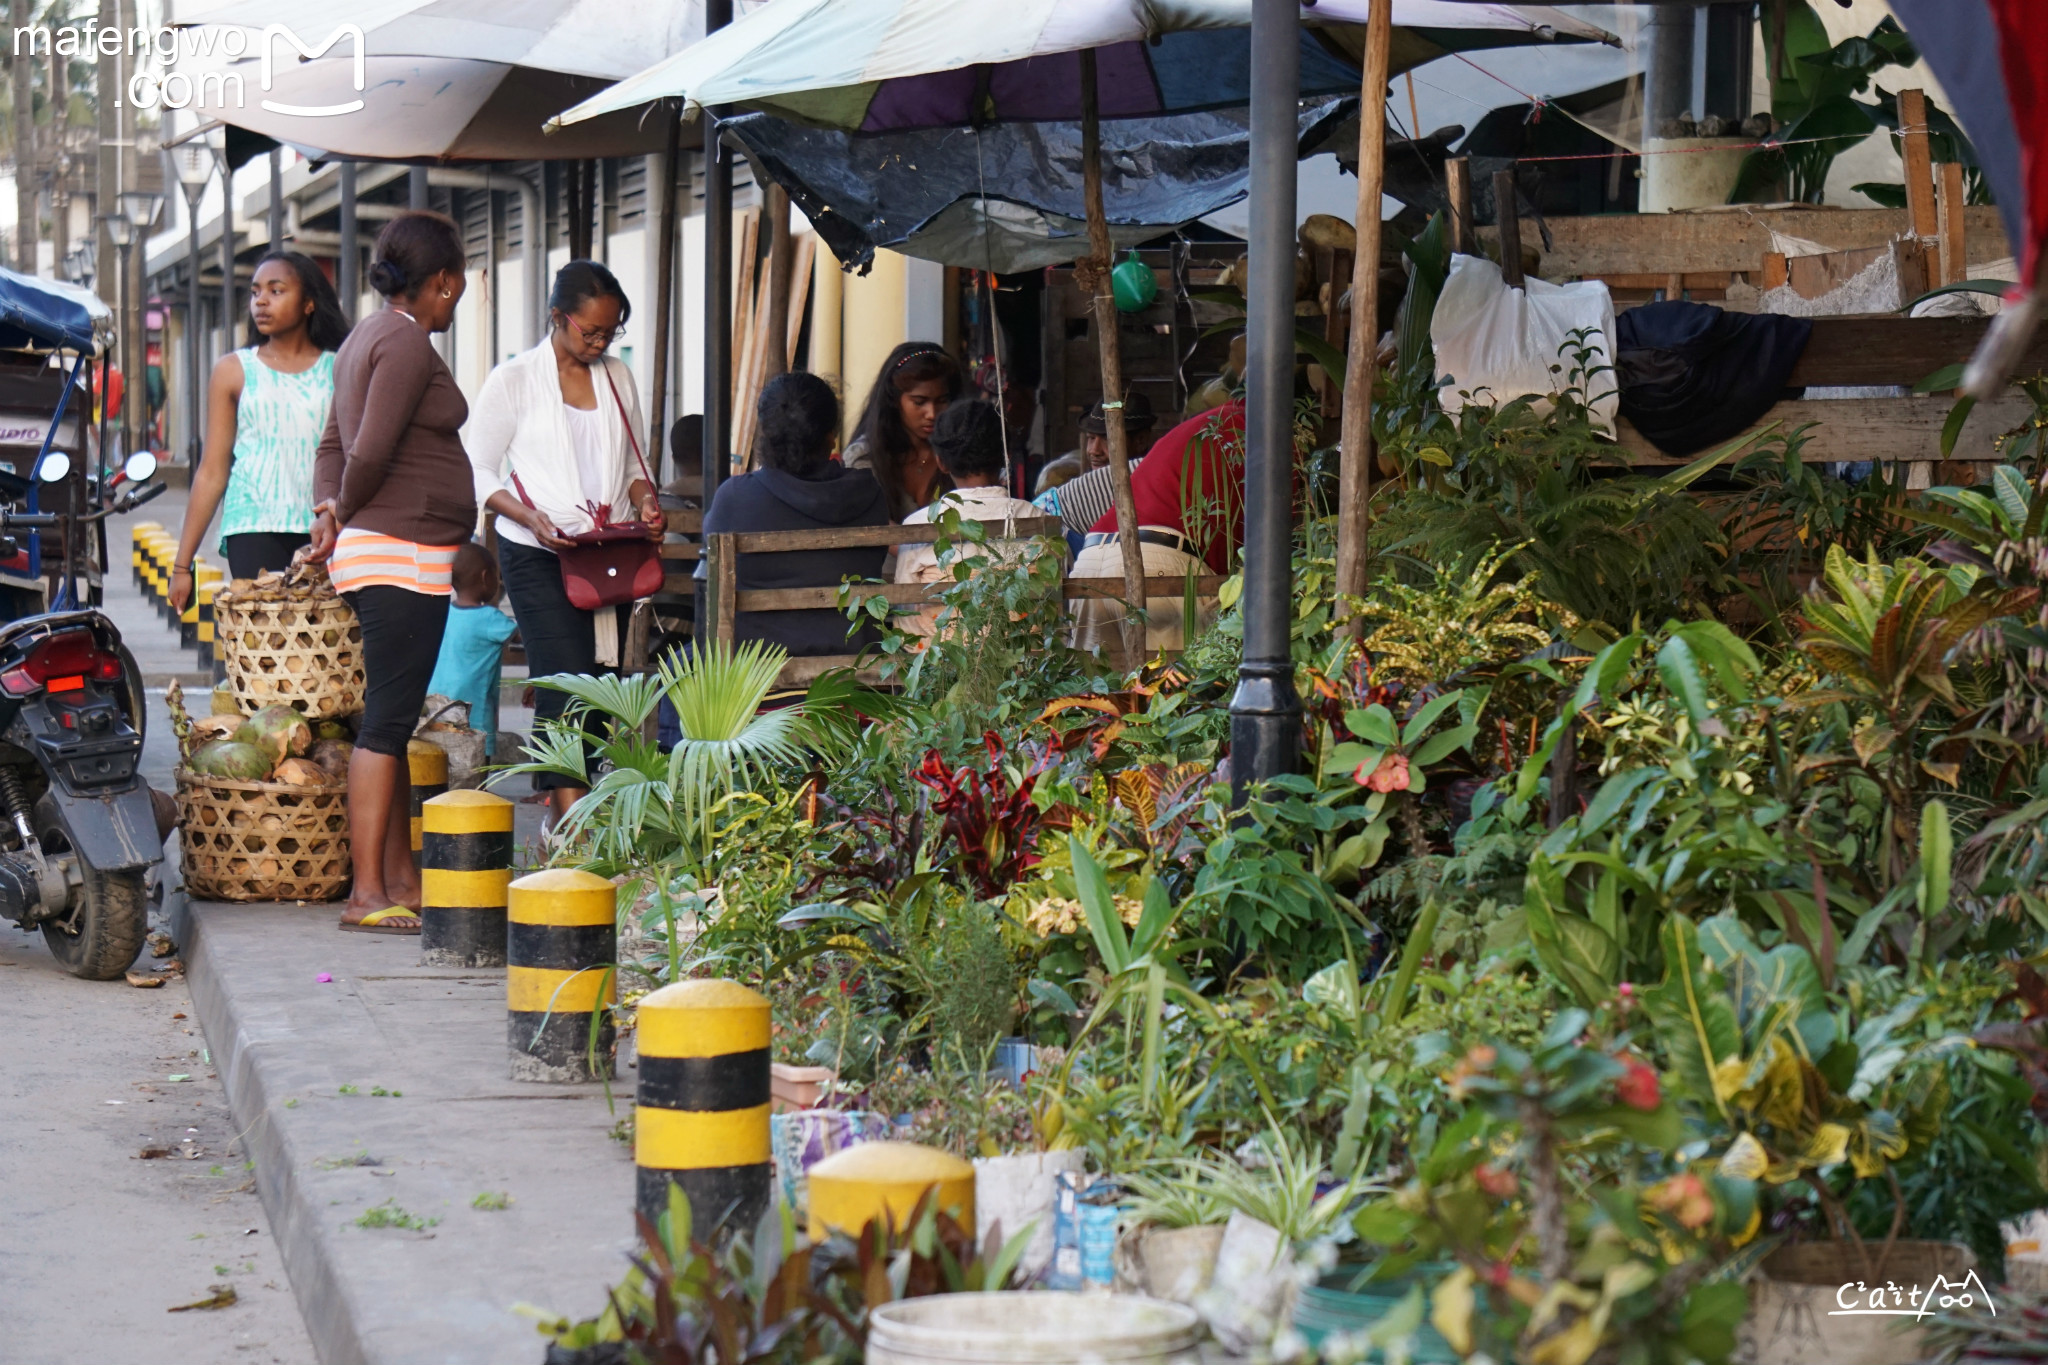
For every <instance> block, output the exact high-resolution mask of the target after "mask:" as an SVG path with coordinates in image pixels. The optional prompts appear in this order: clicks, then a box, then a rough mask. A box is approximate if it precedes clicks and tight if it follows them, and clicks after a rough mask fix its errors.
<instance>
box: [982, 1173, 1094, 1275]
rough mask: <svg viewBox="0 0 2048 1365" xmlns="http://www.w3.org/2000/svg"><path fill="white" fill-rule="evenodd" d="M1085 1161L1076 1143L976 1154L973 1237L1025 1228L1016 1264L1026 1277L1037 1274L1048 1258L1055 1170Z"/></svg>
mask: <svg viewBox="0 0 2048 1365" xmlns="http://www.w3.org/2000/svg"><path fill="white" fill-rule="evenodd" d="M1087 1160H1088V1154H1087V1153H1086V1152H1084V1151H1082V1150H1081V1149H1079V1148H1071V1149H1068V1150H1066V1151H1059V1152H1021V1153H1019V1154H1017V1155H1015V1156H983V1157H976V1158H975V1159H974V1219H975V1228H974V1236H975V1239H976V1240H977V1241H982V1242H986V1241H987V1240H988V1235H989V1233H990V1232H992V1231H993V1230H995V1229H996V1228H997V1227H998V1226H1000V1227H1001V1228H1002V1235H1003V1239H1004V1240H1005V1241H1007V1240H1009V1239H1010V1238H1012V1237H1014V1236H1016V1235H1017V1234H1018V1233H1020V1232H1022V1231H1023V1230H1024V1229H1025V1228H1027V1227H1029V1228H1030V1229H1031V1240H1030V1242H1029V1243H1027V1244H1026V1245H1025V1248H1024V1255H1023V1257H1022V1259H1020V1260H1019V1261H1018V1263H1017V1269H1018V1272H1019V1273H1020V1274H1021V1275H1022V1276H1023V1277H1024V1278H1026V1279H1029V1278H1031V1277H1033V1276H1035V1275H1037V1274H1038V1273H1039V1272H1040V1271H1042V1270H1044V1269H1045V1268H1046V1266H1048V1265H1049V1264H1051V1262H1052V1253H1053V1244H1054V1237H1053V1200H1054V1195H1055V1193H1056V1188H1055V1187H1056V1182H1057V1180H1058V1178H1059V1174H1060V1172H1062V1171H1070V1172H1078V1171H1080V1170H1082V1169H1083V1168H1084V1167H1085V1166H1086V1164H1087Z"/></svg>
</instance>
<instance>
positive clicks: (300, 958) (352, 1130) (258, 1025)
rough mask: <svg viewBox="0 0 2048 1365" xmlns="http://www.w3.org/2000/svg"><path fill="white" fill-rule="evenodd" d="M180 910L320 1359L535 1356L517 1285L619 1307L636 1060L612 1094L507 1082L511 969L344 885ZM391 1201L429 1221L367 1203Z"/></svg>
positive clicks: (377, 1362)
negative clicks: (411, 923) (480, 961)
mask: <svg viewBox="0 0 2048 1365" xmlns="http://www.w3.org/2000/svg"><path fill="white" fill-rule="evenodd" d="M166 911H167V914H168V915H169V917H170V919H171V922H172V924H173V937H174V938H175V939H176V941H177V943H178V946H179V948H180V949H181V951H182V953H183V956H184V961H185V969H186V979H187V982H188V985H189V987H190V989H191V993H192V1001H193V1010H194V1013H195V1014H196V1015H197V1017H198V1020H199V1023H200V1025H201V1027H202V1028H203V1029H204V1031H205V1034H206V1038H207V1043H208V1045H209V1046H210V1047H211V1049H212V1061H213V1066H214V1069H215V1070H216V1071H217V1072H218V1073H219V1076H220V1079H221V1083H222V1086H223V1087H224V1089H225V1090H226V1092H227V1101H228V1105H229V1108H230V1109H231V1111H232V1112H233V1114H234V1118H235V1122H236V1125H237V1127H238V1128H239V1129H240V1130H241V1132H242V1140H243V1145H244V1150H245V1151H246V1152H247V1154H248V1155H249V1157H251V1158H252V1159H253V1160H254V1161H255V1164H256V1172H255V1175H256V1188H257V1192H258V1194H259V1195H260V1196H261V1198H262V1201H263V1206H264V1209H265V1211H266V1212H267V1213H268V1214H269V1216H270V1222H271V1230H272V1234H273V1236H274V1237H275V1239H276V1243H277V1247H278V1251H279V1254H280V1256H281V1258H282V1260H283V1262H284V1270H285V1273H286V1275H287V1276H288V1277H289V1279H290V1281H291V1288H292V1292H293V1294H294V1296H295V1297H296V1299H297V1301H298V1305H299V1311H300V1315H301V1317H302V1318H303V1319H304V1320H305V1326H306V1332H307V1335H308V1337H309V1338H310V1339H311V1341H312V1343H313V1349H314V1352H315V1354H316V1355H317V1356H318V1357H319V1359H320V1361H321V1365H526V1363H531V1365H538V1361H539V1359H540V1357H541V1355H542V1353H543V1348H544V1347H545V1345H546V1342H545V1341H544V1340H543V1339H542V1337H541V1336H540V1334H539V1333H538V1332H536V1331H535V1329H534V1325H533V1323H532V1322H531V1321H530V1320H527V1319H525V1318H522V1317H520V1316H518V1315H517V1314H516V1313H515V1312H514V1311H513V1306H514V1305H515V1304H517V1303H521V1302H528V1303H533V1304H538V1305H540V1306H541V1307H543V1308H545V1309H547V1310H549V1311H551V1312H557V1313H567V1314H570V1315H573V1316H579V1317H580V1316H587V1315H589V1314H591V1313H594V1312H596V1311H597V1310H598V1309H599V1308H600V1307H602V1306H603V1304H604V1298H605V1294H606V1292H607V1291H608V1290H609V1289H610V1287H611V1286H612V1285H614V1284H616V1283H617V1282H618V1280H619V1279H620V1278H621V1276H622V1275H623V1274H624V1273H625V1272H626V1270H627V1269H628V1268H629V1262H628V1259H627V1257H628V1255H629V1254H630V1252H631V1251H632V1249H633V1230H632V1221H631V1220H632V1207H633V1183H634V1165H633V1159H632V1154H631V1152H630V1151H629V1150H628V1149H627V1148H626V1147H624V1146H622V1145H621V1144H620V1143H619V1142H618V1141H616V1139H615V1136H614V1132H613V1130H614V1126H615V1124H616V1123H617V1121H618V1119H619V1117H620V1115H621V1114H623V1113H630V1112H631V1104H632V1098H631V1097H632V1094H633V1080H632V1072H631V1070H630V1068H628V1069H627V1070H626V1073H625V1076H624V1077H622V1078H621V1080H620V1081H619V1082H615V1083H614V1085H613V1087H612V1090H613V1096H614V1104H615V1106H617V1107H614V1108H607V1106H606V1105H605V1103H604V1097H603V1090H602V1088H601V1087H600V1086H597V1085H594V1084H593V1085H583V1086H565V1085H528V1084H520V1083H516V1082H512V1081H510V1080H509V1079H507V1076H506V1052H505V1017H506V1016H505V1004H504V1000H505V980H504V974H503V971H502V970H499V971H496V972H492V971H488V970H466V969H458V968H430V967H421V966H420V965H419V948H418V940H417V939H413V938H400V937H392V936H377V935H367V934H342V933H338V932H336V930H335V927H334V925H335V917H336V915H337V913H338V911H339V907H338V906H333V905H262V904H251V905H225V904H211V903H206V902H202V903H200V904H198V905H193V904H190V903H189V902H188V901H187V900H186V899H185V897H184V896H183V895H176V896H175V897H174V899H173V900H172V901H171V902H170V903H167V905H166ZM387 1087H388V1089H387ZM380 1095H382V1096H385V1097H384V1098H378V1096H380ZM485 1192H488V1193H499V1192H502V1193H503V1194H505V1195H506V1196H507V1199H506V1202H505V1203H504V1204H502V1205H499V1204H493V1205H489V1206H478V1205H477V1204H475V1202H474V1200H475V1198H476V1196H477V1195H478V1194H479V1193H485ZM380 1205H390V1206H395V1208H394V1210H393V1211H394V1212H403V1213H405V1214H408V1215H410V1216H412V1217H414V1218H417V1219H424V1220H426V1221H425V1222H424V1223H421V1224H404V1223H401V1224H398V1225H396V1226H393V1225H388V1224H386V1225H373V1224H369V1223H365V1222H364V1221H363V1220H362V1215H363V1214H365V1213H367V1212H368V1211H369V1210H371V1209H373V1208H376V1207H379V1206H380Z"/></svg>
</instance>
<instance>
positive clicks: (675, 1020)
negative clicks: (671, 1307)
mask: <svg viewBox="0 0 2048 1365" xmlns="http://www.w3.org/2000/svg"><path fill="white" fill-rule="evenodd" d="M635 1020H636V1023H635V1029H636V1031H637V1034H638V1040H639V1051H640V1095H639V1101H638V1107H637V1108H635V1110H634V1112H633V1134H634V1137H633V1144H634V1145H633V1160H634V1162H635V1164H636V1165H638V1166H639V1168H640V1174H639V1188H638V1197H637V1199H636V1200H635V1205H636V1207H637V1208H638V1209H639V1210H640V1212H641V1213H642V1214H644V1215H646V1217H647V1218H648V1220H649V1221H650V1222H652V1221H654V1220H655V1219H657V1218H658V1217H660V1215H661V1212H662V1210H664V1209H666V1208H667V1207H668V1190H669V1185H670V1184H671V1183H673V1184H675V1185H677V1186H680V1187H681V1189H682V1191H683V1194H684V1195H685V1196H686V1197H687V1198H688V1199H689V1201H690V1227H691V1229H692V1232H693V1235H694V1236H696V1237H698V1238H701V1239H704V1240H706V1241H709V1240H710V1237H711V1234H712V1233H713V1231H714V1229H717V1230H722V1232H723V1233H725V1234H732V1233H738V1234H739V1235H740V1236H743V1237H746V1236H752V1235H753V1231H754V1224H755V1223H756V1222H757V1221H759V1219H760V1217H761V1214H762V1212H763V1211H764V1210H765V1209H766V1208H767V1207H768V1198H769V1193H770V1191H771V1189H772V1188H773V1182H772V1180H771V1179H770V1176H771V1174H772V1167H771V1163H770V1157H769V1146H768V1001H767V998H766V997H765V996H762V995H759V994H757V993H755V992H754V991H750V990H748V989H747V988H746V987H745V986H742V985H740V984H738V983H737V982H733V981H678V982H676V983H675V984H674V985H672V986H664V987H662V988H661V989H660V990H658V991H656V992H654V994H652V995H650V996H648V997H647V998H646V999H644V1000H642V1001H641V1002H640V1006H639V1009H638V1011H637V1012H636V1014H635Z"/></svg>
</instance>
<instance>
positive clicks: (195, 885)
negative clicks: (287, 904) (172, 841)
mask: <svg viewBox="0 0 2048 1365" xmlns="http://www.w3.org/2000/svg"><path fill="white" fill-rule="evenodd" d="M177 778H178V838H179V846H180V848H181V850H182V852H183V855H184V863H185V888H186V890H187V891H189V892H190V893H191V894H192V895H193V896H194V897H197V898H198V899H201V900H216V901H332V900H339V899H340V898H341V897H342V896H343V895H344V894H345V893H346V892H347V891H348V884H349V861H348V788H347V787H346V786H345V785H343V784H341V783H335V784H333V785H332V786H326V787H295V786H290V785H288V784H286V783H282V782H232V781H228V780H227V779H224V778H216V777H202V776H200V775H199V774H197V773H194V772H192V771H190V770H189V769H186V768H180V769H178V770H177Z"/></svg>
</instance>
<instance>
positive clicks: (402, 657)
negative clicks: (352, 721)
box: [342, 584, 449, 758]
mask: <svg viewBox="0 0 2048 1365" xmlns="http://www.w3.org/2000/svg"><path fill="white" fill-rule="evenodd" d="M342 597H343V598H344V599H345V600H346V601H347V602H348V604H349V606H351V607H353V608H354V609H355V613H356V619H357V620H358V621H360V622H361V623H362V627H363V672H364V674H365V675H366V676H367V677H368V679H369V692H368V695H366V696H365V697H364V698H363V719H362V722H361V723H360V724H359V725H358V726H357V728H356V747H357V748H358V749H368V750H369V751H370V752H371V753H373V754H389V755H390V756H392V757H393V758H404V757H405V746H406V744H407V742H408V741H410V740H411V739H412V732H413V731H414V730H416V729H417V728H419V723H420V707H421V706H422V705H424V704H425V702H426V700H427V683H428V682H429V680H431V679H432V678H433V676H434V661H435V660H436V659H437V658H439V657H440V654H441V632H442V631H443V630H444V629H445V628H446V627H447V625H448V602H449V599H448V598H447V597H445V596H435V595H433V594H431V593H424V592H413V591H411V590H410V589H407V588H393V587H388V586H384V585H381V584H380V585H377V586H373V587H368V588H357V589H356V590H355V591H354V592H345V593H343V594H342Z"/></svg>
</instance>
